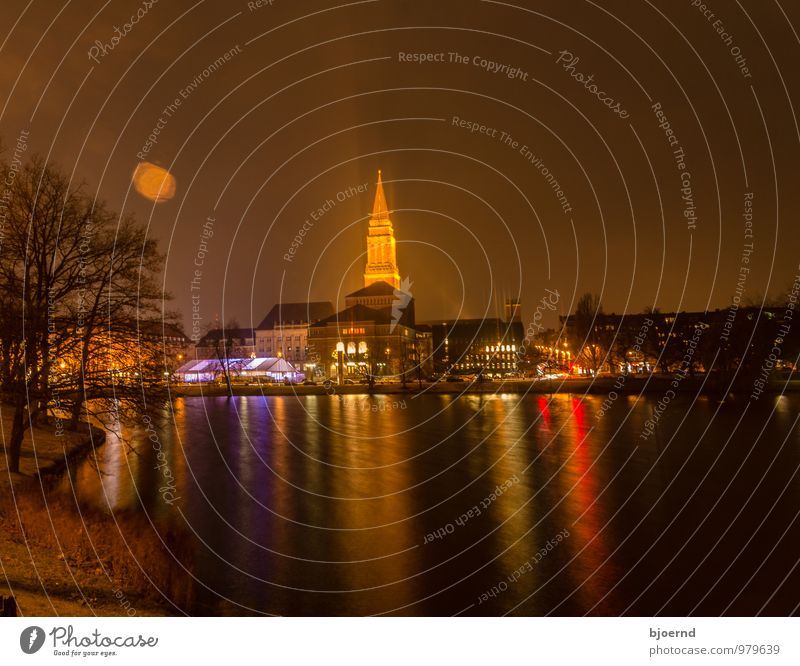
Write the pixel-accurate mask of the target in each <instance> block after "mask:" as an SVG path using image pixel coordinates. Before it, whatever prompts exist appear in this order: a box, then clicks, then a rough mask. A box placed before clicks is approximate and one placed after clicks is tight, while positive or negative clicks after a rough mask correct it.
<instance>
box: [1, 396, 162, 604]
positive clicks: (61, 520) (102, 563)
mask: <svg viewBox="0 0 800 666" xmlns="http://www.w3.org/2000/svg"><path fill="white" fill-rule="evenodd" d="M0 420H1V421H2V427H3V431H2V433H3V439H2V440H0V445H1V446H2V449H3V455H2V456H0V595H2V596H4V597H9V596H14V597H15V599H16V603H17V614H18V615H19V616H25V617H56V616H92V615H100V616H132V615H139V616H142V615H144V616H152V615H159V616H160V615H166V614H169V613H168V609H166V608H161V607H158V606H156V605H155V604H153V603H151V602H150V601H148V600H145V599H143V598H139V597H138V596H136V595H135V594H133V593H129V592H124V591H123V585H122V582H121V581H120V580H117V579H116V577H113V578H112V576H111V575H109V574H110V571H112V570H114V569H115V568H116V565H118V564H119V559H118V558H116V559H115V558H114V557H109V556H106V557H105V558H101V557H99V556H97V550H98V549H100V550H102V549H103V548H104V546H105V545H106V544H105V543H103V542H101V540H100V539H99V538H97V535H96V533H97V531H98V530H97V529H96V528H97V526H98V525H100V526H101V527H102V528H103V529H108V528H111V527H113V524H110V521H111V520H112V519H111V518H109V517H97V516H90V515H88V514H85V513H79V511H78V509H77V508H76V506H75V505H74V503H73V502H72V501H71V498H63V497H58V496H55V495H54V494H53V492H52V491H53V489H54V488H55V486H56V483H57V480H58V477H59V475H60V474H63V473H64V472H65V471H67V470H68V469H69V467H70V465H71V464H72V463H73V462H75V461H78V460H81V459H83V458H84V457H85V456H87V455H90V454H91V452H92V451H94V450H95V449H96V448H97V447H99V446H102V445H103V444H105V441H106V433H105V431H103V430H101V429H99V428H97V427H95V426H92V425H90V424H88V423H85V422H82V423H81V424H80V426H79V428H78V430H77V431H75V432H71V431H65V430H62V429H61V428H60V427H56V426H55V425H50V426H46V427H43V426H36V427H34V428H32V429H30V430H28V432H26V434H25V439H24V440H23V446H22V458H21V460H20V473H18V474H12V473H10V472H9V471H8V467H7V461H6V456H5V447H6V441H5V436H7V435H6V433H10V432H11V430H10V425H11V424H10V414H9V408H8V407H6V406H3V405H0ZM106 523H109V524H108V525H107V524H106ZM88 528H92V529H93V531H94V532H95V539H94V541H92V539H91V537H89V538H88V544H89V546H90V548H87V547H86V545H87V539H86V537H85V536H84V535H83V534H80V536H76V534H77V533H81V532H82V531H83V530H86V529H88ZM101 533H102V532H101ZM86 551H89V552H88V553H87V552H86ZM91 551H94V554H95V556H92V555H91V554H89V553H91Z"/></svg>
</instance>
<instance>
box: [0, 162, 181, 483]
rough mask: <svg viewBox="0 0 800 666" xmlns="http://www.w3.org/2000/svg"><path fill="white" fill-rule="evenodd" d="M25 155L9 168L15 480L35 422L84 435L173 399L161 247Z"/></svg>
mask: <svg viewBox="0 0 800 666" xmlns="http://www.w3.org/2000/svg"><path fill="white" fill-rule="evenodd" d="M19 152H20V151H14V153H13V156H12V158H11V159H9V158H8V157H5V155H4V161H3V162H2V163H0V167H2V174H3V175H2V181H0V187H2V188H3V194H2V196H1V197H0V401H2V403H3V410H4V411H6V410H9V411H10V412H11V414H12V429H11V432H10V433H8V432H7V433H6V437H7V440H6V441H7V451H6V455H7V456H8V462H9V469H10V470H11V471H12V472H16V471H18V470H19V459H20V451H21V446H22V441H23V437H24V434H25V432H26V430H27V429H28V428H29V427H30V426H31V425H32V424H34V423H37V422H39V423H41V422H43V421H48V420H50V421H52V420H53V419H56V420H57V424H58V426H59V427H68V428H70V427H71V428H75V427H76V426H77V424H78V422H79V420H80V419H81V418H85V417H87V416H88V415H96V416H102V415H103V414H107V413H108V412H113V414H114V416H115V418H116V417H117V416H119V417H124V416H125V414H128V413H141V411H142V410H143V409H145V408H146V406H147V404H148V401H154V402H159V401H160V400H161V399H162V398H163V395H164V386H163V384H164V382H163V379H164V377H163V369H164V353H163V343H162V342H161V341H160V336H159V335H158V331H159V330H160V329H161V326H162V325H164V322H165V315H164V312H163V307H164V302H165V297H166V295H165V294H164V293H163V292H162V289H161V288H160V282H159V279H158V276H159V273H160V270H161V267H162V266H163V262H164V256H163V255H162V254H161V253H159V251H158V248H157V245H156V242H155V241H154V240H153V239H150V238H148V237H147V233H146V229H145V227H144V226H143V225H141V224H138V223H137V222H136V221H135V220H134V219H133V218H131V217H129V216H123V217H120V216H119V215H117V214H116V213H114V212H113V211H111V210H109V209H108V207H107V206H106V204H105V203H104V202H102V201H98V200H97V199H95V198H93V197H92V196H90V195H89V194H88V193H87V192H86V191H85V187H84V186H83V185H76V184H73V183H72V182H71V179H70V177H69V176H68V175H67V174H65V173H63V172H61V171H60V170H59V169H57V168H56V167H54V166H53V165H51V164H47V163H46V162H45V161H44V160H43V159H41V158H39V157H33V158H31V159H29V160H26V161H25V162H24V163H23V162H22V160H20V159H19V156H18V153H19ZM173 321H177V319H176V318H175V317H174V315H172V314H168V315H167V316H166V322H167V323H170V322H173Z"/></svg>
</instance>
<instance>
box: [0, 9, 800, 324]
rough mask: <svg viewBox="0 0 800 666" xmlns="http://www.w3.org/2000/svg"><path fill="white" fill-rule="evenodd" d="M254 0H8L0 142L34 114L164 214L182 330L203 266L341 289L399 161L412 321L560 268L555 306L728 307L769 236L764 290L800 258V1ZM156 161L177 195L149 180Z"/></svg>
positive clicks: (245, 287) (156, 227) (264, 287)
mask: <svg viewBox="0 0 800 666" xmlns="http://www.w3.org/2000/svg"><path fill="white" fill-rule="evenodd" d="M256 4H259V3H247V2H238V1H236V0H234V1H232V2H212V1H210V0H209V1H206V2H196V3H192V2H182V1H175V0H160V1H159V2H155V3H153V4H152V5H151V6H150V2H141V1H137V0H132V1H128V0H125V1H121V0H114V1H113V2H105V3H103V2H96V1H93V0H81V2H65V3H61V2H59V3H55V2H46V1H44V0H37V1H32V2H28V1H27V0H24V1H23V0H3V2H2V5H0V99H1V100H2V107H0V114H1V115H0V136H2V139H3V144H4V146H5V155H4V157H5V158H6V159H9V158H10V157H11V154H12V153H13V147H14V143H15V141H16V137H17V136H18V135H19V134H20V132H21V131H24V130H27V131H29V132H30V134H29V136H28V144H27V145H28V149H27V152H26V155H28V156H29V155H30V154H32V153H34V152H36V153H40V154H42V155H44V156H46V157H47V159H48V160H50V161H52V162H55V163H57V164H58V165H59V166H60V167H62V168H63V169H65V170H66V171H68V172H70V173H71V174H73V177H74V178H75V181H76V182H80V181H84V182H85V183H86V188H87V190H88V191H90V192H92V193H95V192H96V195H97V196H98V197H99V198H101V199H104V200H106V201H107V202H108V204H109V205H110V207H111V208H113V209H114V210H117V211H120V212H123V213H134V214H135V215H136V217H137V218H138V219H139V220H141V221H143V222H146V223H147V224H148V225H149V233H150V234H152V235H153V236H154V237H156V238H158V239H159V240H160V242H161V244H162V248H163V249H164V251H165V252H166V253H167V256H168V258H167V261H166V264H165V267H164V268H165V270H164V280H165V286H166V288H167V290H168V291H170V292H171V293H172V294H173V295H174V298H175V300H174V302H173V304H172V307H175V308H177V309H179V310H180V311H182V312H183V314H184V318H185V322H186V325H187V329H188V323H189V313H190V311H191V310H190V308H191V300H190V297H191V295H192V292H191V283H192V282H191V281H192V278H193V277H196V274H195V272H194V271H195V270H200V272H201V275H200V279H199V280H198V281H196V282H195V284H196V285H199V289H198V290H196V291H197V292H199V296H200V309H201V312H202V317H203V322H204V324H207V323H208V322H210V321H212V320H213V319H214V318H215V317H217V316H218V317H219V318H221V319H225V320H227V319H230V318H236V319H237V320H238V321H239V323H240V325H242V326H246V325H256V324H258V323H259V321H260V320H261V319H262V318H263V316H264V315H265V313H266V312H267V310H268V309H269V308H270V307H271V306H272V304H273V303H275V302H277V301H279V300H282V301H305V300H331V301H333V302H334V303H335V304H336V303H337V302H338V305H340V306H343V305H344V295H345V294H347V293H349V292H350V291H353V290H355V289H358V288H359V287H361V286H362V273H363V268H364V262H365V254H364V252H365V250H366V240H365V236H366V226H367V222H366V220H367V218H368V215H369V212H370V210H371V207H372V199H373V196H374V191H375V181H376V179H377V171H378V169H382V172H383V179H384V183H385V189H386V194H387V199H388V202H389V206H390V208H391V209H392V219H393V222H394V225H395V235H396V238H397V243H398V251H397V252H398V263H399V267H400V274H401V277H403V278H405V277H408V278H409V279H410V280H411V282H413V287H412V292H413V295H414V296H415V298H416V312H417V318H418V320H435V319H444V318H447V319H450V318H455V317H481V316H496V304H498V303H502V300H503V299H504V298H506V297H511V296H519V297H520V298H521V299H522V302H523V313H524V315H523V316H524V317H525V318H526V319H528V318H530V317H531V316H532V314H533V310H534V308H535V304H536V302H537V301H539V300H540V299H541V298H542V296H544V295H545V289H553V290H558V291H559V293H560V294H561V300H560V302H559V309H560V313H561V314H565V313H567V312H569V311H571V310H573V309H574V303H575V301H576V300H577V298H578V297H579V296H580V295H581V294H582V293H583V292H585V291H593V292H596V293H599V294H600V295H601V299H602V303H603V305H604V308H605V310H606V311H607V312H617V313H619V312H640V311H641V310H642V309H643V308H644V307H645V306H655V307H659V308H661V309H662V310H665V311H666V310H674V309H688V310H703V309H705V308H711V309H713V308H724V307H726V306H727V305H728V304H729V303H730V302H731V298H732V296H733V295H734V293H735V290H736V287H737V281H738V280H739V277H740V275H741V274H740V269H741V268H742V266H743V263H742V259H741V257H742V252H743V248H744V247H745V244H747V243H750V242H752V243H753V248H754V250H753V254H752V256H751V257H750V262H749V263H748V264H747V265H746V267H748V268H750V269H751V272H750V273H748V274H747V279H746V289H745V297H746V298H747V299H750V300H751V301H753V302H755V303H760V302H762V301H763V299H764V297H765V296H768V297H776V296H778V295H780V294H781V293H782V292H784V291H785V290H786V288H787V285H789V284H790V283H791V281H792V279H793V277H794V275H796V274H797V273H798V272H799V269H798V262H800V252H798V249H799V248H800V243H798V237H799V236H800V232H799V231H798V227H797V221H798V213H799V212H800V211H799V210H798V193H797V184H798V171H799V170H800V167H799V166H798V164H799V162H798V158H797V156H798V146H799V145H800V131H799V130H798V121H797V119H796V117H795V108H796V107H800V98H798V90H800V69H799V68H798V67H797V63H798V57H797V56H798V48H800V40H798V34H797V26H798V25H800V9H798V5H797V4H796V3H794V2H790V1H789V0H748V1H747V2H729V1H727V0H726V1H724V2H723V1H722V0H711V1H710V2H709V3H706V5H705V13H704V12H703V11H702V10H703V7H698V6H695V5H693V2H692V0H687V1H684V2H680V1H667V0H660V1H658V2H648V1H647V0H643V1H641V2H631V1H628V0H625V1H615V2H589V1H585V2H583V1H581V2H563V3H562V2H558V3H556V2H532V1H527V2H523V0H516V1H515V2H509V3H505V2H489V1H483V2H478V1H471V0H466V1H459V2H449V1H443V2H422V1H416V2H412V1H392V0H366V1H361V2H358V1H357V2H349V3H341V4H337V3H333V2H321V1H316V0H315V1H304V2H302V3H300V2H288V0H273V2H272V3H271V4H270V3H269V2H268V1H265V0H262V2H261V3H260V4H261V5H262V6H256ZM697 4H699V3H697ZM137 12H139V15H140V17H138V20H137V21H136V22H135V23H133V24H130V25H129V26H127V27H126V26H125V24H126V23H127V22H129V21H130V20H131V16H132V15H133V16H134V18H137V17H136V14H137ZM115 27H118V28H119V29H120V33H122V34H123V36H122V37H121V38H118V39H116V40H112V38H114V37H115V35H117V34H118V33H116V32H115ZM90 53H91V54H93V58H90V57H89V56H90ZM226 54H227V55H226ZM414 54H416V55H417V56H418V55H419V54H423V55H424V57H423V58H422V59H425V58H428V61H427V62H415V61H414V60H415V59H416V58H415V55H414ZM451 54H458V56H459V58H456V57H455V55H451ZM576 58H577V60H576ZM737 58H738V62H737ZM220 59H221V60H220ZM456 60H458V62H456ZM559 60H560V62H559ZM215 61H216V62H217V63H218V64H217V65H214V63H215ZM493 70H494V71H493ZM590 76H592V77H593V78H592V79H591V81H587V79H588V77H590ZM595 84H596V86H597V87H596V88H594V85H595ZM176 100H179V103H177V104H176ZM170 105H171V108H170ZM659 109H660V112H661V115H659V114H657V113H656V110H659ZM666 122H668V123H669V127H670V130H671V131H672V132H673V134H672V135H671V136H670V135H668V134H667V132H666V131H665V130H666ZM659 124H661V125H663V127H660V126H659ZM159 125H160V127H159ZM480 126H484V127H483V130H482V131H480ZM156 128H158V135H157V137H156V140H155V141H149V140H148V136H149V135H151V133H153V131H154V129H156ZM472 129H475V130H479V131H474V132H473V131H471V130H472ZM670 140H672V142H673V143H672V145H671V144H670ZM526 146H527V151H526V150H525V147H526ZM676 151H678V153H677V154H676ZM143 158H144V159H143ZM142 161H147V162H151V163H154V164H156V165H159V166H161V167H163V168H165V169H167V170H169V172H170V173H171V174H172V175H173V176H174V178H175V183H176V188H175V193H174V197H173V198H171V199H170V200H167V201H163V202H159V203H154V202H153V201H150V200H148V199H147V198H145V197H144V196H142V195H141V194H140V193H138V192H137V191H136V190H135V189H134V187H133V184H132V180H131V176H132V174H133V172H134V170H135V169H136V167H137V165H138V164H139V163H140V162H142ZM681 162H682V165H681V164H679V163H681ZM547 174H551V176H550V179H549V180H548V177H547ZM682 174H683V176H682ZM687 174H688V175H687ZM553 178H555V179H556V181H557V188H558V189H560V190H561V192H562V195H561V197H560V198H559V196H557V191H556V187H554V186H553V184H552V179H553ZM750 193H752V198H750V199H748V197H749V196H750ZM746 200H749V201H750V202H751V203H752V227H751V229H752V237H750V232H749V231H748V230H747V227H746V220H745V217H744V216H743V213H744V212H745V205H746ZM326 202H332V203H326ZM317 209H323V210H322V211H321V212H320V213H319V214H318V213H317V212H315V211H317ZM312 212H314V215H316V217H317V218H318V219H317V220H313V218H312V217H311V213H312ZM687 215H689V217H687ZM209 217H211V218H213V222H211V223H210V224H209V223H208V218H209ZM306 220H312V221H313V225H310V226H311V229H310V230H309V231H308V233H307V235H306V236H305V238H304V239H303V244H302V246H300V247H298V248H297V251H296V253H295V254H294V255H293V256H292V260H291V261H287V260H286V259H285V258H284V257H285V255H286V253H287V252H288V250H289V247H290V246H291V244H292V239H293V238H294V236H295V234H297V232H298V229H300V228H301V227H302V226H303V224H304V222H305V221H306ZM204 225H205V226H204ZM204 229H205V230H206V232H208V231H209V230H213V237H210V238H209V239H208V240H207V241H206V242H205V246H203V245H201V242H202V241H203V233H204ZM201 250H202V251H201ZM199 251H200V252H199ZM200 255H202V256H200ZM198 258H200V261H201V263H202V266H200V267H199V268H198V266H197V265H196V261H197V260H198ZM547 323H549V324H550V325H555V323H556V320H555V316H554V315H552V314H551V317H550V321H548V322H547Z"/></svg>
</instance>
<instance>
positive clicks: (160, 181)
mask: <svg viewBox="0 0 800 666" xmlns="http://www.w3.org/2000/svg"><path fill="white" fill-rule="evenodd" d="M133 186H134V187H135V188H136V191H137V192H138V193H139V194H141V195H142V196H143V197H145V198H146V199H150V201H154V202H156V203H163V202H164V201H169V200H170V199H172V197H174V196H175V177H174V176H173V175H172V174H171V173H170V172H169V171H167V170H166V169H164V168H162V167H160V166H156V165H155V164H152V163H150V162H140V163H139V165H138V166H137V167H136V169H134V171H133Z"/></svg>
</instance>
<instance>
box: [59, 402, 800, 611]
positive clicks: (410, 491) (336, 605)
mask: <svg viewBox="0 0 800 666" xmlns="http://www.w3.org/2000/svg"><path fill="white" fill-rule="evenodd" d="M602 400H603V398H602V397H580V396H569V395H555V396H553V397H552V398H550V396H525V397H522V396H516V395H498V396H466V397H456V396H446V395H428V396H421V397H418V398H416V399H412V398H411V397H410V396H409V397H406V398H405V401H404V402H398V401H397V400H396V399H395V398H394V397H392V396H374V397H363V396H345V397H338V396H334V397H328V396H309V397H303V398H294V397H269V398H264V397H240V398H231V399H227V398H187V399H181V400H178V401H177V403H176V404H175V408H174V413H173V414H171V415H170V416H169V420H165V421H164V423H163V424H161V425H159V426H158V431H157V435H153V434H152V433H151V436H150V438H149V439H148V433H147V432H146V431H145V430H144V429H141V430H139V431H137V432H136V433H134V449H135V451H129V450H128V449H127V448H126V447H125V446H123V445H122V444H120V443H119V442H118V441H116V440H113V439H110V440H109V442H108V443H107V444H106V445H105V446H104V447H103V448H102V449H101V450H100V451H99V460H100V468H101V470H102V472H103V474H102V475H100V476H98V473H97V471H96V470H95V468H94V467H93V466H92V465H90V464H87V463H82V464H80V465H79V466H78V467H77V468H76V469H74V470H72V472H71V474H70V476H69V477H67V478H66V479H65V480H64V488H63V490H64V491H65V492H70V491H71V490H70V489H69V484H70V483H71V484H73V485H74V489H75V492H76V493H77V495H78V497H79V499H80V501H81V502H83V503H86V504H95V505H100V506H110V507H111V508H112V510H114V511H119V510H136V511H144V512H146V513H147V514H148V516H150V518H151V519H152V521H153V524H154V525H155V526H156V529H158V530H159V531H162V530H165V529H167V528H171V529H173V530H180V532H182V533H184V534H185V535H187V539H191V544H192V545H191V547H190V548H189V549H186V550H185V554H182V555H181V559H182V560H183V559H187V558H188V559H189V560H190V561H191V567H192V571H193V573H194V576H195V577H196V581H195V583H194V594H193V599H194V601H193V604H192V607H191V609H190V611H191V612H193V613H197V614H251V613H270V614H285V615H290V614H291V615H297V614H303V615H306V614H310V615H339V614H376V613H386V614H419V615H443V614H447V615H449V614H455V613H459V612H463V613H464V614H481V615H499V614H504V613H512V614H521V615H546V614H556V615H575V614H584V613H590V614H620V613H627V614H640V615H641V614H647V615H649V614H658V613H662V614H669V615H684V614H690V613H696V614H704V615H716V614H720V613H728V614H741V615H748V614H755V613H764V614H786V613H792V612H795V610H796V608H795V607H796V604H797V603H798V601H800V592H799V591H800V571H799V570H798V569H800V567H797V568H795V567H796V566H797V564H798V558H800V527H799V526H798V521H797V517H798V510H799V509H800V479H798V469H799V468H800V429H798V427H797V418H798V414H799V413H800V398H798V397H797V396H794V397H780V398H774V399H773V398H766V399H764V400H762V401H761V403H757V404H756V405H755V406H754V405H750V406H747V405H746V403H744V402H736V401H729V402H727V403H725V404H721V405H720V404H718V403H717V402H716V401H714V400H710V399H705V398H700V399H697V400H696V401H695V402H694V403H692V401H691V399H689V398H686V399H683V398H681V399H679V400H678V401H676V402H673V403H672V405H671V406H670V408H669V410H668V411H667V412H666V414H665V415H664V416H663V417H662V419H661V421H660V423H659V427H658V430H657V432H656V433H655V434H654V435H653V436H652V437H650V438H649V439H648V440H646V441H645V440H642V439H640V438H639V435H640V433H641V432H642V428H643V425H644V423H645V421H646V420H647V419H648V418H650V417H651V416H652V413H653V409H654V404H655V401H654V400H651V399H639V400H638V401H637V400H636V399H635V398H627V397H624V396H623V397H620V398H619V399H618V400H617V402H616V403H615V404H614V405H613V407H612V408H611V409H610V410H609V411H607V412H606V413H605V415H603V416H602V417H601V418H598V414H599V412H600V409H601V404H602ZM153 440H157V442H156V443H154V442H153ZM159 448H160V450H161V452H162V454H163V456H162V458H161V460H160V461H159V458H158V457H157V453H158V450H159ZM170 478H172V479H174V486H175V490H174V493H173V495H170V494H169V493H170V492H171V491H170V488H169V486H170V484H169V480H170ZM498 487H499V491H498ZM493 493H494V497H493V496H492V494H493ZM172 497H177V498H178V499H177V500H176V501H174V502H172V503H171V504H170V500H171V499H172ZM165 500H167V501H165ZM470 510H472V511H471V515H470ZM436 533H438V534H439V536H440V537H441V538H437V537H431V536H430V535H431V534H436ZM426 541H427V543H426ZM548 542H549V546H548ZM542 549H543V550H542ZM537 553H540V554H539V555H537ZM542 553H543V554H542ZM515 572H516V573H515Z"/></svg>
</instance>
